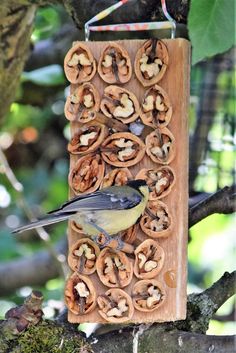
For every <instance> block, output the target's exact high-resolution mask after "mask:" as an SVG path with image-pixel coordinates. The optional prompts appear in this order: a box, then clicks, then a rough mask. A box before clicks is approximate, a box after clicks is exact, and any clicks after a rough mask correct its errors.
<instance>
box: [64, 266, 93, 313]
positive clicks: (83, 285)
mask: <svg viewBox="0 0 236 353" xmlns="http://www.w3.org/2000/svg"><path fill="white" fill-rule="evenodd" d="M65 302H66V305H67V307H68V309H69V310H70V311H72V313H74V314H76V315H85V314H88V313H89V312H91V311H92V310H93V309H94V308H95V307H96V290H95V287H94V285H93V283H92V281H91V280H90V279H89V278H88V277H86V276H83V275H81V274H78V273H76V272H75V273H73V274H72V276H70V277H69V279H68V281H67V283H66V287H65Z"/></svg>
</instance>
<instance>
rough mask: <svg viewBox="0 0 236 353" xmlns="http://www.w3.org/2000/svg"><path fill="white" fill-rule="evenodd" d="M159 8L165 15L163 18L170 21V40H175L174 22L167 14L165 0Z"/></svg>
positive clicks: (162, 0)
mask: <svg viewBox="0 0 236 353" xmlns="http://www.w3.org/2000/svg"><path fill="white" fill-rule="evenodd" d="M161 8H162V11H163V13H164V15H165V17H166V18H167V20H169V21H170V23H171V26H172V28H171V39H174V38H175V32H176V22H175V20H174V19H173V18H172V17H171V15H170V14H169V12H168V11H167V7H166V0H161Z"/></svg>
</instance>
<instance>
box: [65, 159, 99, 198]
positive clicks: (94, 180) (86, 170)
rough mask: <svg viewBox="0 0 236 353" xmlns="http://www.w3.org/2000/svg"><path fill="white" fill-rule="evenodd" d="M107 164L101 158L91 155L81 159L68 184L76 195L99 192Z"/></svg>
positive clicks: (70, 174) (71, 172)
mask: <svg viewBox="0 0 236 353" xmlns="http://www.w3.org/2000/svg"><path fill="white" fill-rule="evenodd" d="M104 171H105V163H104V161H103V160H102V158H101V156H100V155H98V154H96V155H94V154H90V155H87V156H84V157H82V158H80V159H79V160H78V161H77V162H76V163H75V166H74V167H73V169H72V170H71V171H70V173H69V177H68V182H69V185H70V187H71V189H72V190H73V191H74V193H75V194H76V195H80V194H83V193H86V194H87V193H90V192H93V191H95V190H97V189H98V188H99V186H100V184H101V182H102V179H103V176H104Z"/></svg>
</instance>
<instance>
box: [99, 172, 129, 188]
mask: <svg viewBox="0 0 236 353" xmlns="http://www.w3.org/2000/svg"><path fill="white" fill-rule="evenodd" d="M132 179H133V176H132V174H131V172H130V170H129V169H128V168H115V169H113V170H111V171H110V172H109V173H107V174H106V175H105V177H104V179H103V181H102V184H101V187H102V188H106V187H108V186H114V185H119V186H120V185H125V184H127V182H128V181H129V180H132Z"/></svg>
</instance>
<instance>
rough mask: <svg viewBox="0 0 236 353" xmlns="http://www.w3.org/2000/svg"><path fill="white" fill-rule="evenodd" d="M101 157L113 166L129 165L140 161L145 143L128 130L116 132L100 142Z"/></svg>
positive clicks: (143, 153)
mask: <svg viewBox="0 0 236 353" xmlns="http://www.w3.org/2000/svg"><path fill="white" fill-rule="evenodd" d="M101 150H102V157H103V159H104V161H105V162H106V163H108V164H111V165H114V166H115V167H131V166H133V165H135V164H137V163H138V162H140V161H141V160H142V159H143V157H144V155H145V144H144V143H143V141H142V140H141V139H140V138H138V137H137V136H135V135H133V134H131V133H129V132H117V133H115V134H112V135H111V136H109V137H108V138H107V139H106V140H105V141H104V142H103V144H102V148H101Z"/></svg>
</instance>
